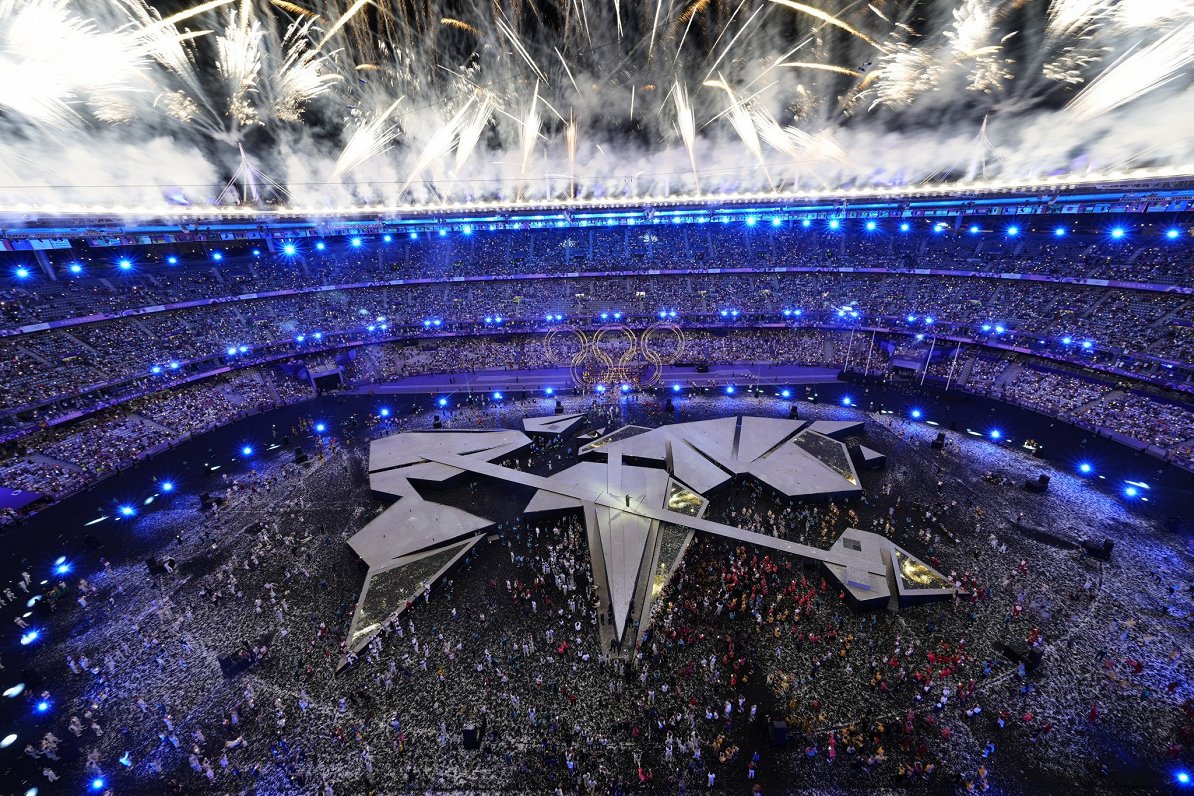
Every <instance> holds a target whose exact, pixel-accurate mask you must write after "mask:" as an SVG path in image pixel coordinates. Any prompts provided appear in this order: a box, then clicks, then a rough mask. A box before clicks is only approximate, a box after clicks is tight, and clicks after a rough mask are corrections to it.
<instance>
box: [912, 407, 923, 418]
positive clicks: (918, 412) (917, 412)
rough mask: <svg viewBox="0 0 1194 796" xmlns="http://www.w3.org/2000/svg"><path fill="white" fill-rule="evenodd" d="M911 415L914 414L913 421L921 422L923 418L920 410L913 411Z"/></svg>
mask: <svg viewBox="0 0 1194 796" xmlns="http://www.w3.org/2000/svg"><path fill="white" fill-rule="evenodd" d="M911 414H912V419H913V420H920V418H921V412H920V410H919V409H913V410H912V413H911Z"/></svg>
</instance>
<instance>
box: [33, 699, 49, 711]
mask: <svg viewBox="0 0 1194 796" xmlns="http://www.w3.org/2000/svg"><path fill="white" fill-rule="evenodd" d="M36 708H37V712H38V713H45V712H46V711H47V710H49V709H50V703H49V702H47V701H45V700H44V699H43V700H42V701H41V702H38V703H37V705H36Z"/></svg>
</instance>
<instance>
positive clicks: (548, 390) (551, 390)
mask: <svg viewBox="0 0 1194 796" xmlns="http://www.w3.org/2000/svg"><path fill="white" fill-rule="evenodd" d="M543 392H544V394H546V395H555V394H556V391H555V388H554V387H547V388H545V389H544V390H543Z"/></svg>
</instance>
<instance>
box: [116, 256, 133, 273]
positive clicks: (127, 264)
mask: <svg viewBox="0 0 1194 796" xmlns="http://www.w3.org/2000/svg"><path fill="white" fill-rule="evenodd" d="M116 265H117V266H119V267H120V270H121V271H127V270H129V269H130V268H132V267H133V261H132V260H129V259H128V258H125V259H123V260H118V261H117V262H116Z"/></svg>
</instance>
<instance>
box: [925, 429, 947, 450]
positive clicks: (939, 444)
mask: <svg viewBox="0 0 1194 796" xmlns="http://www.w3.org/2000/svg"><path fill="white" fill-rule="evenodd" d="M929 447H930V448H932V449H933V450H938V451H939V450H941V449H942V448H944V447H945V432H944V431H938V432H937V439H935V440H933V441H932V442H930V443H929Z"/></svg>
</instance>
